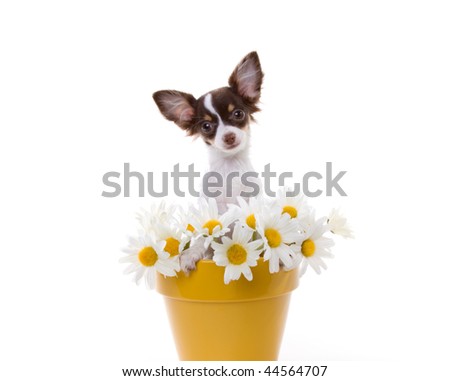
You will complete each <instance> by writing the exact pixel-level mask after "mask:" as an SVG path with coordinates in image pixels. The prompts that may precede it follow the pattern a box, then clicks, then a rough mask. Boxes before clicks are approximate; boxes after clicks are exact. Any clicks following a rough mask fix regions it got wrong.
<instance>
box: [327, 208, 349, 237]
mask: <svg viewBox="0 0 450 381" xmlns="http://www.w3.org/2000/svg"><path fill="white" fill-rule="evenodd" d="M327 224H328V227H329V229H330V232H332V233H334V234H337V235H340V236H342V237H344V238H355V237H354V236H353V231H352V229H351V228H350V226H349V225H348V222H347V219H346V218H345V217H344V216H343V215H342V213H341V212H340V210H337V209H333V210H332V211H331V213H330V215H329V217H328V221H327Z"/></svg>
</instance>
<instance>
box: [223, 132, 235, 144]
mask: <svg viewBox="0 0 450 381" xmlns="http://www.w3.org/2000/svg"><path fill="white" fill-rule="evenodd" d="M223 141H224V142H225V143H226V144H228V145H229V146H232V145H233V144H234V143H235V142H236V134H235V133H233V132H231V133H229V134H226V135H224V136H223Z"/></svg>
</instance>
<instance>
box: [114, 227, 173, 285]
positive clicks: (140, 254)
mask: <svg viewBox="0 0 450 381" xmlns="http://www.w3.org/2000/svg"><path fill="white" fill-rule="evenodd" d="M165 246H166V242H165V241H156V240H155V239H154V238H153V237H152V236H151V235H150V234H149V233H146V232H142V233H141V234H140V235H139V236H138V237H137V238H133V237H130V238H129V244H128V247H127V248H125V249H123V251H124V252H125V253H127V254H128V255H127V256H126V257H123V258H121V259H120V262H122V263H129V265H128V267H127V268H125V271H124V273H125V274H130V273H135V278H134V279H135V281H136V283H137V284H138V283H139V282H140V280H141V279H142V277H144V279H145V283H146V285H147V287H149V288H154V287H155V278H156V272H159V273H161V274H163V275H165V276H176V272H177V271H180V264H179V261H178V258H171V257H170V254H169V253H168V252H167V251H164V247H165Z"/></svg>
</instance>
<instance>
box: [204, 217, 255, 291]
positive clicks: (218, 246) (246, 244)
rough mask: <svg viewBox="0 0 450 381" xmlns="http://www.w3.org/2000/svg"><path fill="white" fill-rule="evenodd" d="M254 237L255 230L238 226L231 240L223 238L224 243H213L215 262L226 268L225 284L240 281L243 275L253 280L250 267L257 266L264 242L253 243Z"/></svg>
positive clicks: (235, 227)
mask: <svg viewBox="0 0 450 381" xmlns="http://www.w3.org/2000/svg"><path fill="white" fill-rule="evenodd" d="M252 235H253V230H251V229H249V228H246V227H242V226H240V225H239V224H236V225H235V226H234V230H233V236H232V238H231V239H230V238H229V237H222V243H218V242H212V243H211V246H212V248H213V249H214V256H213V261H214V262H216V264H217V265H218V266H225V275H224V281H225V284H228V283H230V281H232V280H238V279H239V278H240V277H241V274H244V277H245V278H246V279H247V280H252V279H253V274H252V270H251V269H250V267H254V266H256V265H257V260H258V258H259V255H260V253H261V251H262V246H263V241H262V240H260V239H258V240H255V241H251V239H252ZM250 241H251V242H250Z"/></svg>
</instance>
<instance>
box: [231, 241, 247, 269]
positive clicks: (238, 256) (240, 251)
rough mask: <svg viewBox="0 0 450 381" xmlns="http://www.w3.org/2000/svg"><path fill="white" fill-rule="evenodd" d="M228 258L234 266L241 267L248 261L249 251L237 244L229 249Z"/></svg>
mask: <svg viewBox="0 0 450 381" xmlns="http://www.w3.org/2000/svg"><path fill="white" fill-rule="evenodd" d="M227 258H228V260H229V261H230V263H231V264H232V265H240V264H242V263H244V262H245V261H246V260H247V250H245V249H244V248H243V247H242V246H241V245H239V244H238V243H235V244H234V245H231V246H230V247H229V248H228V250H227Z"/></svg>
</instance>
